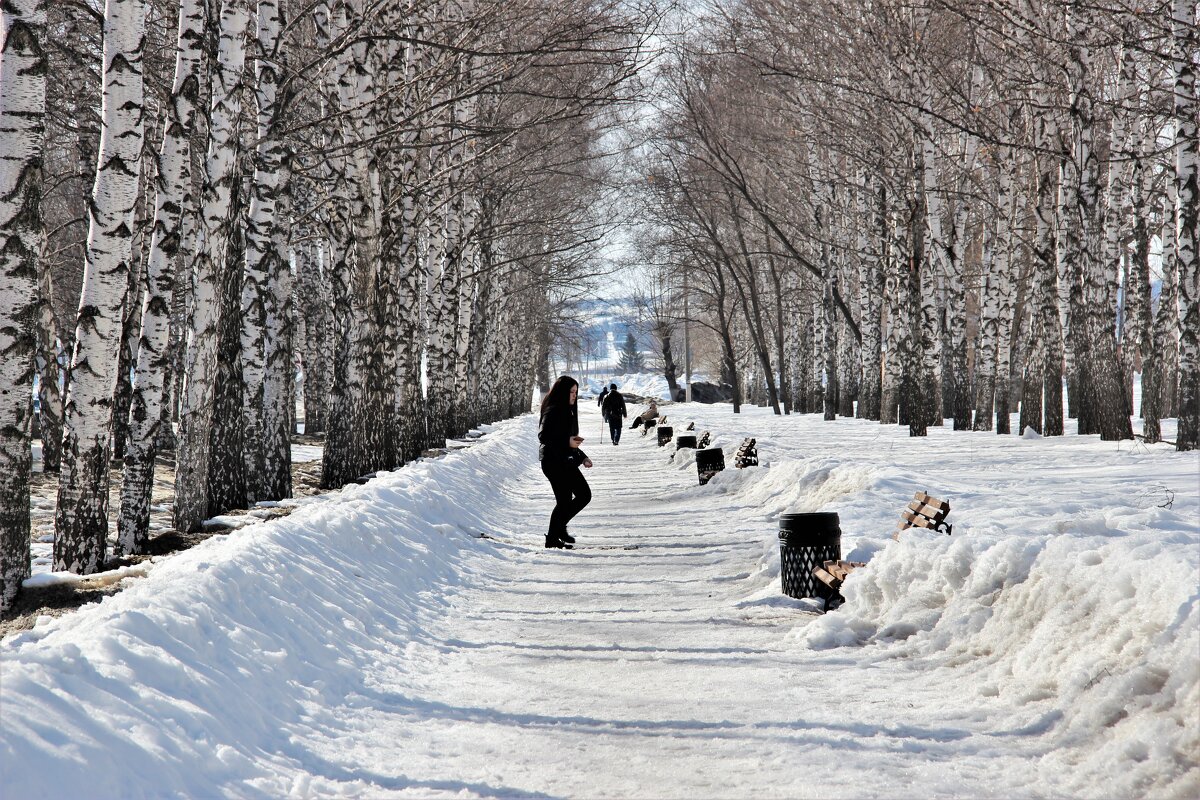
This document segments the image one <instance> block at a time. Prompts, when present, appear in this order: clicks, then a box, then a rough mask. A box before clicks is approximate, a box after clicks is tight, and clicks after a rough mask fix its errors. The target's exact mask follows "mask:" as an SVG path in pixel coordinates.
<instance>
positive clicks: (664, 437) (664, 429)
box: [658, 425, 675, 447]
mask: <svg viewBox="0 0 1200 800" xmlns="http://www.w3.org/2000/svg"><path fill="white" fill-rule="evenodd" d="M674 435H675V429H674V428H672V427H671V426H670V425H659V426H658V446H659V447H662V446H663V445H665V444H666V443H667V442H669V441H671V437H672V436H674Z"/></svg>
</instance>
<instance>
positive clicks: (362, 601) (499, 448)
mask: <svg viewBox="0 0 1200 800" xmlns="http://www.w3.org/2000/svg"><path fill="white" fill-rule="evenodd" d="M519 424H520V420H517V421H514V422H508V423H503V424H501V425H498V426H496V430H497V434H496V435H494V436H488V437H485V438H484V439H482V440H481V441H480V442H479V444H476V445H475V446H473V447H471V448H469V449H468V450H465V451H463V452H461V453H456V454H454V455H451V456H448V457H446V458H442V459H438V460H436V461H429V462H422V463H419V464H416V465H412V466H410V467H408V468H406V469H403V470H401V471H398V472H396V473H391V474H387V475H386V476H385V477H382V478H380V479H377V480H373V481H371V482H369V483H368V484H365V485H363V486H351V487H348V488H347V489H345V490H343V492H342V493H341V494H340V495H331V496H328V497H330V498H331V499H330V500H329V501H328V502H324V503H319V504H310V505H305V506H303V507H300V508H298V509H297V510H296V511H295V512H293V513H292V514H291V515H290V516H288V517H285V518H282V519H280V520H278V521H276V522H273V523H271V524H269V525H251V526H249V527H247V528H243V529H241V530H239V531H236V532H233V533H231V534H229V535H227V536H221V537H214V538H212V539H210V540H208V541H206V542H205V543H203V544H202V545H200V546H197V547H195V548H193V549H191V550H188V551H185V552H182V553H179V554H177V555H175V556H172V557H171V558H169V559H166V560H164V561H162V562H160V563H156V564H155V566H154V569H153V570H151V571H150V573H149V575H148V576H147V577H146V578H145V579H143V580H141V581H139V582H136V583H134V584H132V585H130V586H129V587H128V588H127V589H125V590H124V591H122V592H120V593H119V594H116V595H114V596H111V597H107V598H105V599H104V600H103V601H102V602H101V603H99V604H97V605H95V606H91V607H86V608H83V609H81V610H79V611H78V612H76V613H73V614H71V615H68V616H65V617H61V618H58V619H55V620H52V621H48V622H46V624H39V625H38V626H36V627H35V628H34V629H33V630H30V631H26V632H23V633H20V634H17V635H14V636H10V637H8V638H6V639H5V640H4V642H3V644H2V646H0V673H2V676H3V680H2V681H0V707H2V708H3V709H4V729H3V735H2V737H0V772H3V774H4V776H5V783H4V795H5V796H6V797H14V798H15V797H35V796H42V795H44V794H45V792H46V787H47V786H53V787H54V789H53V794H54V795H55V796H59V797H67V796H78V797H92V798H118V797H129V796H144V795H147V794H152V795H154V796H192V797H199V796H211V795H212V794H213V787H214V786H220V785H223V784H226V782H232V783H234V784H236V785H240V786H242V787H243V788H242V789H241V790H239V792H238V794H239V795H241V796H246V797H263V798H267V797H271V798H273V797H283V796H288V795H289V794H291V793H293V792H297V793H299V794H300V795H321V794H325V793H327V791H326V790H329V787H327V786H322V785H319V782H314V783H304V784H298V785H295V786H294V785H292V782H291V779H289V778H287V777H286V776H288V775H305V774H306V773H307V772H308V770H309V769H311V770H313V771H319V769H320V767H319V765H315V764H312V763H311V762H310V763H304V761H305V759H310V760H311V758H312V755H311V754H302V753H301V752H300V751H298V750H297V749H296V748H294V747H293V746H292V745H291V744H290V731H289V726H293V725H295V724H296V722H297V721H298V720H311V719H312V718H313V717H320V716H321V715H322V714H324V713H326V711H325V709H326V707H327V706H330V705H334V704H337V703H342V702H345V701H346V698H353V697H361V696H363V695H364V694H365V693H367V692H368V691H369V688H368V687H366V686H364V685H363V684H362V679H361V676H362V674H363V672H364V671H365V668H366V667H367V666H368V665H369V664H370V663H373V662H375V661H376V660H378V659H379V658H380V657H381V653H382V652H384V651H387V650H388V649H390V648H400V649H401V650H402V649H403V648H405V647H406V646H408V643H409V642H411V641H412V640H414V639H417V638H420V635H421V627H420V622H419V619H420V617H421V615H422V613H423V612H425V611H427V610H430V609H440V608H441V606H442V604H443V603H444V602H445V600H444V598H445V596H446V592H445V587H446V586H448V585H451V584H456V583H458V582H459V581H461V580H463V579H464V575H463V574H462V573H461V571H460V565H459V558H460V556H461V554H462V552H463V550H464V548H470V547H471V546H472V545H473V544H474V543H476V542H477V540H476V539H474V538H472V536H473V534H472V533H469V532H468V531H475V532H479V531H485V530H488V529H489V525H490V524H491V522H492V520H491V519H490V518H489V515H490V514H491V513H492V511H493V510H494V509H497V508H502V507H503V506H504V504H505V502H506V497H505V495H504V493H503V490H502V489H501V486H502V482H500V481H496V480H489V479H488V478H487V476H488V475H489V474H495V473H499V474H503V473H504V471H505V470H513V469H517V468H518V467H520V466H524V465H527V463H528V461H529V454H528V452H526V450H527V449H528V448H527V446H526V445H527V442H524V441H523V440H521V439H520V438H517V437H513V436H505V435H504V432H505V430H506V428H511V427H512V426H514V425H519ZM448 496H449V497H459V498H467V497H470V498H473V502H471V503H451V502H447V501H446V498H447V497H448ZM476 535H477V534H476ZM46 580H49V579H46ZM281 776H282V777H281ZM305 780H306V781H307V779H305ZM337 786H338V789H337V790H338V791H339V792H349V793H351V794H354V793H355V792H356V789H355V786H356V784H354V783H353V782H351V783H349V784H347V783H338V784H337ZM357 786H358V788H357V792H358V793H363V792H366V791H367V788H366V784H361V785H357Z"/></svg>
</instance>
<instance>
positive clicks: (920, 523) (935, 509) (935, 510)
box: [892, 492, 954, 541]
mask: <svg viewBox="0 0 1200 800" xmlns="http://www.w3.org/2000/svg"><path fill="white" fill-rule="evenodd" d="M949 513H950V504H949V503H947V502H946V501H945V500H938V499H937V498H936V497H930V496H929V495H928V494H926V493H925V492H917V493H916V494H915V495H913V500H912V502H911V503H909V504H908V507H907V508H905V509H904V510H903V511H901V512H900V522H898V523H897V524H896V532H895V533H893V534H892V538H893V539H895V540H896V541H900V531H904V530H908V529H909V528H926V529H928V530H931V531H936V532H938V533H944V534H946V535H947V536H949V535H950V533H951V532H952V531H953V530H954V526H953V525H951V524H950V523H949V522H946V515H947V514H949Z"/></svg>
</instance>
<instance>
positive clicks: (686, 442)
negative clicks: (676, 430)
mask: <svg viewBox="0 0 1200 800" xmlns="http://www.w3.org/2000/svg"><path fill="white" fill-rule="evenodd" d="M675 447H676V449H678V448H681V447H690V448H692V449H693V450H695V449H696V437H695V436H693V435H692V434H690V433H689V434H686V435H684V436H676V437H675Z"/></svg>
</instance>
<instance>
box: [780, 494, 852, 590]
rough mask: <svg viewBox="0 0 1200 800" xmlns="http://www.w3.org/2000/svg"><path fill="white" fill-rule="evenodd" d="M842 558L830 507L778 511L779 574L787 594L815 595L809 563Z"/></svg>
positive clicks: (835, 519) (838, 531)
mask: <svg viewBox="0 0 1200 800" xmlns="http://www.w3.org/2000/svg"><path fill="white" fill-rule="evenodd" d="M841 558H842V529H841V527H840V525H839V520H838V515H837V514H836V513H834V512H831V511H821V512H817V513H813V514H781V515H780V517H779V576H780V579H781V582H782V583H783V593H784V594H786V595H787V596H788V597H819V596H821V595H820V594H819V590H818V581H817V579H816V578H814V577H813V574H812V571H813V567H815V566H818V565H821V564H824V563H825V562H826V561H840V560H841Z"/></svg>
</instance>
